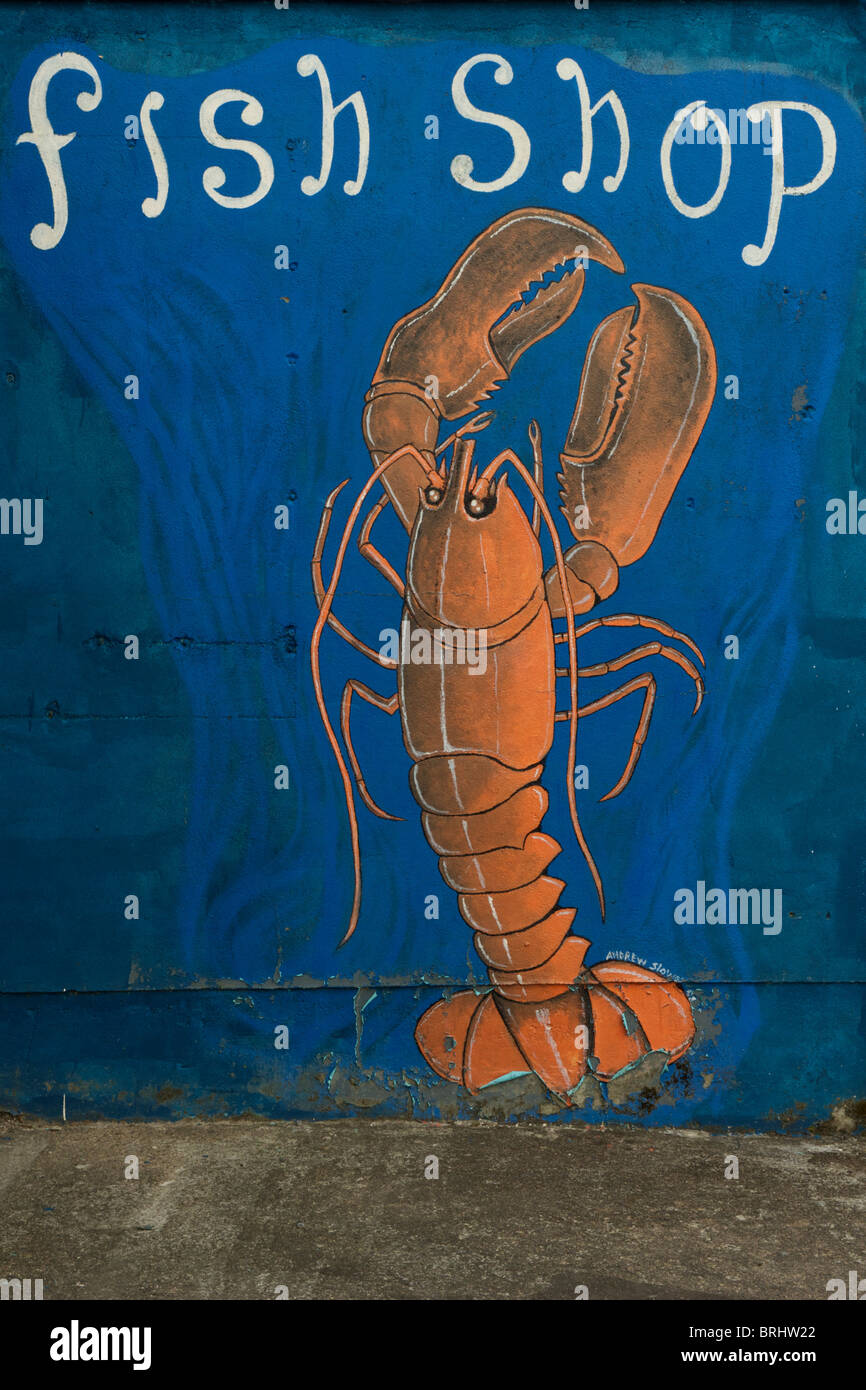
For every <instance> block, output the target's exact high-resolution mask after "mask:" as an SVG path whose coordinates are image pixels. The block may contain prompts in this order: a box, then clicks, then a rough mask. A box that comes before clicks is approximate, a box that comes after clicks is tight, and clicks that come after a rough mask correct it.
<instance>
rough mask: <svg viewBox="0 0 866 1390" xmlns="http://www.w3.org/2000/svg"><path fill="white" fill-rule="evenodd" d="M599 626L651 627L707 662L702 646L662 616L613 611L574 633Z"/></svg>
mask: <svg viewBox="0 0 866 1390" xmlns="http://www.w3.org/2000/svg"><path fill="white" fill-rule="evenodd" d="M597 627H648V628H651V629H652V631H653V632H660V633H661V634H662V636H663V637H673V638H675V639H676V641H678V642H684V643H685V645H686V646H687V647H690V648H691V650H692V651H693V652H694V654H695V656H696V657H697V658H698V661H699V662H700V663H701V665H702V666H706V664H707V663H706V662H705V661H704V655H703V652H702V651H701V649H700V647H698V646H696V644H695V643H694V642H693V641H692V639H691V637H687V636H686V634H685V633H684V632H679V631H678V630H677V629H676V628H675V627H671V625H670V623H666V622H664V621H663V620H662V619H661V618H648V617H647V616H646V614H644V613H611V614H610V616H609V617H606V618H591V619H590V621H589V622H588V623H583V624H582V625H581V626H580V627H578V628H575V631H574V635H575V637H578V638H579V637H585V636H586V634H587V633H588V632H592V630H593V629H594V628H597ZM567 640H568V639H567V638H566V637H565V635H564V634H562V635H560V636H557V637H556V638H554V641H556V642H565V641H567Z"/></svg>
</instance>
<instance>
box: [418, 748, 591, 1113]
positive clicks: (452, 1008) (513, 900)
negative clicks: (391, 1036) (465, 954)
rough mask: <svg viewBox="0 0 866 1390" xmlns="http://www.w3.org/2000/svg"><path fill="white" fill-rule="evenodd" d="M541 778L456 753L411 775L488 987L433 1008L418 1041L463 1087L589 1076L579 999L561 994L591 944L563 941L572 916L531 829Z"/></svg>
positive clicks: (535, 826)
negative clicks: (519, 1078) (530, 1074)
mask: <svg viewBox="0 0 866 1390" xmlns="http://www.w3.org/2000/svg"><path fill="white" fill-rule="evenodd" d="M541 771H542V765H541V764H540V763H539V764H537V765H536V766H534V767H530V768H527V769H523V770H520V769H513V768H509V767H505V766H504V765H503V764H501V763H499V762H497V760H496V759H494V758H489V757H484V756H482V755H479V754H463V755H456V756H442V757H434V758H428V759H425V760H424V761H423V762H420V763H417V764H416V765H415V767H414V769H413V772H412V789H413V791H414V793H415V797H416V799H417V800H418V801H419V803H420V804H421V806H422V807H423V808H424V811H423V816H422V821H423V825H424V833H425V835H426V837H427V840H428V842H429V843H430V845H431V847H432V848H433V849H434V850H435V851H436V852H437V853H438V854H439V856H440V859H439V868H440V871H441V873H442V876H443V878H444V879H445V881H446V883H448V884H449V885H450V886H451V887H452V888H454V889H455V891H456V892H457V893H458V894H459V895H460V896H459V899H458V904H459V907H460V912H461V915H462V916H463V918H464V919H465V921H466V922H468V923H469V925H470V926H471V927H472V928H473V929H474V931H475V933H476V935H475V947H476V950H477V952H478V954H479V956H480V957H481V959H482V960H483V961H484V963H485V964H486V965H487V967H488V977H489V979H490V982H491V984H492V985H493V993H492V994H489V995H486V996H484V997H479V996H478V995H477V994H475V993H474V992H469V993H465V994H460V995H457V996H456V997H455V998H454V999H451V1000H440V1001H439V1003H438V1004H435V1005H434V1006H433V1008H432V1009H430V1010H428V1011H427V1013H426V1014H425V1015H424V1017H423V1018H422V1019H421V1021H420V1023H419V1024H418V1028H417V1030H416V1034H415V1037H416V1041H417V1042H418V1045H419V1047H420V1048H421V1051H422V1052H423V1053H424V1055H425V1057H426V1058H427V1060H428V1062H429V1063H430V1065H431V1066H432V1067H433V1069H434V1070H435V1071H437V1072H438V1073H439V1075H440V1076H443V1077H446V1078H448V1079H450V1080H454V1081H461V1082H463V1083H464V1084H465V1085H467V1086H468V1087H469V1089H470V1090H477V1089H479V1088H480V1087H482V1086H486V1085H489V1084H490V1083H491V1082H493V1081H497V1080H502V1079H503V1078H504V1077H507V1076H509V1075H512V1074H519V1073H521V1072H526V1071H534V1072H535V1073H536V1074H537V1075H538V1076H539V1077H540V1078H541V1080H542V1081H543V1082H544V1084H545V1085H546V1086H548V1088H549V1089H551V1090H553V1091H556V1092H565V1091H569V1090H571V1089H572V1088H573V1087H574V1086H576V1085H577V1083H578V1082H579V1080H580V1078H581V1076H582V1075H583V1072H584V1070H585V1068H586V1048H585V1046H583V1045H582V1044H583V1043H585V1041H586V1021H587V1020H586V1008H585V1002H584V1000H583V999H582V998H581V997H580V996H579V995H578V994H576V993H574V992H573V991H572V990H571V988H570V986H571V984H572V983H573V982H574V980H575V979H576V978H577V977H578V975H579V974H580V971H581V968H582V965H583V957H584V954H585V952H586V949H587V947H588V945H589V942H588V941H586V940H584V939H583V938H582V937H577V936H572V935H571V934H570V929H571V924H572V922H573V920H574V916H575V911H576V909H574V908H567V907H560V906H559V905H558V904H559V897H560V894H561V892H562V890H563V888H564V887H565V883H564V882H563V880H562V879H558V878H553V877H551V876H550V875H548V874H547V873H546V872H545V871H546V869H547V868H548V866H549V864H550V863H551V861H552V860H553V859H555V858H556V856H557V855H558V854H559V853H560V846H559V844H558V842H557V841H556V840H555V839H554V838H553V837H552V836H551V835H547V834H545V833H544V832H542V831H541V830H540V829H539V827H540V825H541V821H542V818H543V816H544V814H545V812H546V810H547V799H548V798H547V792H546V791H545V790H544V788H543V787H541V786H540V785H538V778H539V777H540V776H541ZM503 798H504V799H503ZM541 1006H543V1007H541ZM563 1037H565V1038H567V1039H568V1044H569V1045H568V1046H565V1047H563V1046H562V1045H561V1040H562V1038H563ZM575 1042H577V1044H578V1045H577V1046H575Z"/></svg>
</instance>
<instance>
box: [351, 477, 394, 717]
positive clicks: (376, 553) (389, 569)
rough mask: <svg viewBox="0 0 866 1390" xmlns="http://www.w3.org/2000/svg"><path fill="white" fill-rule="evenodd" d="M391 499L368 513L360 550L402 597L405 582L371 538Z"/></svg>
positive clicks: (363, 527)
mask: <svg viewBox="0 0 866 1390" xmlns="http://www.w3.org/2000/svg"><path fill="white" fill-rule="evenodd" d="M390 500H391V499H390V497H388V495H387V494H386V495H385V496H384V497H380V498H379V501H378V502H377V503H376V505H375V507H373V508H372V509H371V510H370V512H369V513H368V515H367V519H366V521H365V522H364V525H363V526H362V527H361V534H360V536H359V537H358V549H359V550H360V552H361V554H362V555H363V557H364V559H365V560H366V561H367V563H368V564H371V565H372V566H373V568H374V569H376V570H378V571H379V573H380V574H383V575H384V576H385V578H386V579H387V581H388V583H389V584H392V585H393V587H394V588H395V589H396V590H397V593H398V594H399V595H400V597H401V598H404V597H405V594H406V586H405V584H404V583H403V581H402V579H401V578H400V576H399V574H398V573H397V571H396V570H395V569H394V566H393V565H392V564H391V563H390V562H389V561H388V560H386V559H385V556H384V555H383V554H382V552H381V551H380V550H377V549H376V547H375V545H374V544H373V542H372V541H371V540H370V532H371V531H372V529H373V526H374V525H375V522H376V519H377V517H380V516H381V515H382V512H383V511H384V510H385V508H386V507H387V505H388V503H389V502H390ZM395 664H396V663H395ZM389 712H390V711H389Z"/></svg>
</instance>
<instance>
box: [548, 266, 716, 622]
mask: <svg viewBox="0 0 866 1390" xmlns="http://www.w3.org/2000/svg"><path fill="white" fill-rule="evenodd" d="M632 289H633V290H634V293H635V295H636V296H637V301H638V302H637V309H635V308H634V306H632V307H629V308H625V309H618V310H617V311H616V312H615V313H613V314H611V315H610V316H609V317H608V318H606V319H605V320H604V321H603V322H602V323H601V324H599V326H598V328H597V329H596V331H595V333H594V335H593V338H592V341H591V343H590V345H589V348H588V350H587V354H586V359H585V362H584V367H583V374H582V376H581V381H580V391H579V394H578V398H577V405H576V406H575V411H574V416H573V419H572V421H571V427H570V429H569V431H568V437H567V439H566V442H565V448H564V449H563V451H562V453H561V454H560V456H559V457H560V463H561V465H562V472H561V473H559V474H558V475H557V476H558V479H559V482H560V485H561V486H560V499H561V501H562V507H561V511H562V513H563V515H564V516H565V518H566V520H567V521H568V524H569V526H570V527H571V530H572V533H573V534H574V535H575V537H577V539H578V540H579V542H580V543H579V544H578V545H577V546H575V547H573V549H572V550H570V551H569V552H568V554H567V555H566V557H565V558H566V562H567V563H568V567H569V570H570V571H571V576H573V577H574V579H575V581H576V589H575V591H574V592H575V596H576V598H577V599H580V600H583V601H584V607H583V608H581V606H580V605H579V603H578V602H575V604H574V607H575V611H585V607H592V603H591V602H589V598H590V594H595V595H596V598H595V599H594V600H593V602H595V601H597V599H598V598H605V597H607V594H608V593H612V592H613V590H614V589H615V588H616V582H615V576H616V573H617V571H618V567H619V566H621V565H631V564H633V563H634V561H635V560H639V559H640V558H641V556H642V555H644V554H645V553H646V551H647V550H648V549H649V546H650V545H651V544H652V541H653V538H654V537H655V534H656V532H657V530H658V528H659V523H660V522H661V519H662V517H663V516H664V513H665V511H666V509H667V507H668V504H669V503H670V500H671V498H672V496H673V493H674V489H675V488H676V485H677V483H678V482H679V480H680V478H681V477H682V474H683V470H684V469H685V467H686V464H687V463H688V461H689V459H690V458H691V455H692V451H693V450H694V447H695V445H696V444H697V441H698V439H699V437H700V434H701V430H702V429H703V427H704V423H705V422H706V418H707V415H708V414H709V410H710V406H711V404H712V400H713V394H714V392H715V389H716V354H715V349H714V347H713V341H712V338H711V337H710V333H709V330H708V328H707V326H706V324H705V323H704V321H703V319H702V318H701V316H700V314H699V313H698V311H697V310H696V309H695V308H694V306H693V305H692V304H690V303H689V302H688V300H687V299H683V297H682V296H681V295H679V294H675V293H674V291H673V290H665V289H660V288H659V287H658V286H656V285H632ZM611 566H612V567H613V568H612V570H611ZM599 578H600V579H601V584H599V582H598V581H599ZM569 585H570V586H571V577H570V579H569ZM606 586H609V587H607V589H606V592H605V588H606ZM587 590H588V591H590V592H589V593H588V592H587ZM548 591H549V597H550V599H551V607H552V608H553V610H554V613H555V614H556V613H557V612H558V610H559V609H561V608H562V598H561V592H560V589H559V583H558V580H557V577H556V573H555V571H554V572H552V573H551V575H549V576H548Z"/></svg>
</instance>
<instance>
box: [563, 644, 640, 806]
mask: <svg viewBox="0 0 866 1390" xmlns="http://www.w3.org/2000/svg"><path fill="white" fill-rule="evenodd" d="M636 690H643V691H644V692H645V694H644V700H643V708H642V709H641V713H640V720H639V721H638V726H637V729H636V730H635V735H634V738H633V739H632V742H631V748H630V750H629V755H628V761H627V762H626V765H625V768H624V769H623V772H622V776H621V777H620V779H619V781H618V782H617V783H616V786H614V787H611V789H610V791H609V792H606V793H605V795H604V796H602V797H600V798H599V799H600V800H601V801H610V800H611V798H612V797H614V796H619V794H620V792H621V791H623V790H624V789H625V788H626V787H627V786H628V784H629V782H630V781H631V778H632V773H633V772H634V770H635V768H636V767H637V760H638V758H639V757H640V755H641V752H642V751H643V746H644V744H645V743H646V736H647V734H648V733H649V726H650V720H651V719H652V713H653V705H654V704H655V698H656V680H655V676H651V675H650V674H649V672H648V671H647V672H644V674H643V675H642V676H635V677H634V679H633V680H630V681H626V683H625V685H619V686H617V688H616V690H610V691H608V693H607V694H606V695H602V696H601V697H600V699H598V700H593V702H592V704H589V705H584V706H582V707H581V708H580V709H578V711H577V713H578V717H579V718H580V719H585V718H586V716H587V715H588V714H597V713H598V711H599V710H602V709H608V708H609V707H610V706H611V705H615V704H617V702H618V701H619V700H624V699H625V698H626V696H627V695H633V694H634V692H635V691H636ZM567 718H568V710H560V712H559V713H558V714H556V715H554V720H556V721H560V720H563V719H567Z"/></svg>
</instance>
